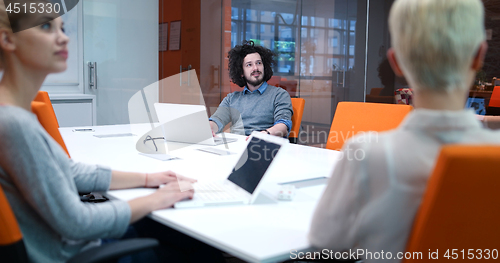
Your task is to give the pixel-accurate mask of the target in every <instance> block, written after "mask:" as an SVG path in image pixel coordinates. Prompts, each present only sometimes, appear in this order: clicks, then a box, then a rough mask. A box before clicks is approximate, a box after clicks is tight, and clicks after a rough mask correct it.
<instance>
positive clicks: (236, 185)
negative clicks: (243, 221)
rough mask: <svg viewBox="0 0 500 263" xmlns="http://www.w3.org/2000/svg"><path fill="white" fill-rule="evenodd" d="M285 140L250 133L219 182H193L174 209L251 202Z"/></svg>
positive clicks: (285, 142)
mask: <svg viewBox="0 0 500 263" xmlns="http://www.w3.org/2000/svg"><path fill="white" fill-rule="evenodd" d="M287 143H288V140H286V139H283V138H279V137H276V136H271V135H268V134H264V133H259V132H253V133H252V135H251V136H250V138H249V139H248V141H247V145H246V148H245V150H244V151H243V153H241V155H240V157H239V160H238V162H237V163H236V165H235V166H234V167H233V170H232V172H231V174H230V175H229V176H228V177H227V178H226V179H224V180H223V181H211V182H203V181H199V182H197V183H194V184H193V186H194V190H195V192H194V197H193V199H191V200H183V201H180V202H177V203H175V205H174V207H175V208H186V207H201V206H219V205H235V204H252V203H254V202H255V200H256V198H257V197H258V195H259V192H260V187H261V186H262V184H261V182H262V181H263V180H264V178H265V177H266V175H267V174H268V173H267V171H269V167H271V165H272V163H273V161H274V160H275V159H276V157H277V156H278V155H279V154H280V152H282V151H283V146H284V145H286V144H287Z"/></svg>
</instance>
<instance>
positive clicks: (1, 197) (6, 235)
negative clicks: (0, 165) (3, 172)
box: [0, 186, 23, 246]
mask: <svg viewBox="0 0 500 263" xmlns="http://www.w3.org/2000/svg"><path fill="white" fill-rule="evenodd" d="M22 238H23V235H22V234H21V230H20V229H19V225H18V224H17V220H16V217H15V216H14V212H12V209H11V207H10V205H9V201H8V200H7V197H5V194H4V192H3V190H2V187H1V186H0V246H6V245H10V244H14V243H16V242H18V241H20V240H21V239H22Z"/></svg>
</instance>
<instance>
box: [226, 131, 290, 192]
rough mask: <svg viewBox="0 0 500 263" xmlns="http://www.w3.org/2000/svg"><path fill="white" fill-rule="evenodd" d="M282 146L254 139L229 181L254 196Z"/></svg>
mask: <svg viewBox="0 0 500 263" xmlns="http://www.w3.org/2000/svg"><path fill="white" fill-rule="evenodd" d="M280 148H281V145H279V144H275V143H272V142H268V141H264V140H261V139H259V138H255V137H252V139H251V141H250V142H249V143H248V145H247V149H246V150H245V153H243V154H242V155H241V157H240V160H239V161H238V163H237V165H236V167H235V168H234V169H233V172H232V173H231V174H230V175H229V177H228V180H229V181H231V182H233V183H235V184H237V185H238V186H240V187H241V188H243V189H245V190H246V191H247V192H249V193H250V194H253V192H254V191H255V188H257V185H258V184H259V182H260V180H261V179H262V177H263V176H264V174H265V173H266V171H267V168H268V167H269V165H270V164H271V162H272V161H273V159H274V157H275V156H276V154H277V153H278V151H279V149H280Z"/></svg>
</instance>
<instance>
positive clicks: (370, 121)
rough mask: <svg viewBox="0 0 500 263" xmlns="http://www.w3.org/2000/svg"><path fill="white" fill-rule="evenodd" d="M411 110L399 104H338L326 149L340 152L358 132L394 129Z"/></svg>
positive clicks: (345, 102)
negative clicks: (347, 141)
mask: <svg viewBox="0 0 500 263" xmlns="http://www.w3.org/2000/svg"><path fill="white" fill-rule="evenodd" d="M412 109H413V107H412V106H409V105H401V104H384V103H367V102H347V101H343V102H339V104H338V105H337V110H336V111H335V116H333V121H332V126H331V127H330V133H329V135H328V141H327V142H326V148H327V149H330V150H340V149H342V146H343V145H344V142H345V141H346V140H347V139H349V138H351V137H352V136H353V135H356V134H358V133H360V132H369V131H375V132H382V131H387V130H391V129H394V128H396V127H398V126H399V124H400V123H401V121H402V120H403V119H404V118H405V116H406V115H407V114H408V113H409V112H410V111H411V110H412Z"/></svg>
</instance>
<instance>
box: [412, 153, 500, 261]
mask: <svg viewBox="0 0 500 263" xmlns="http://www.w3.org/2000/svg"><path fill="white" fill-rule="evenodd" d="M498 171H500V146H491V145H489V146H486V145H485V146H471V145H468V146H466V145H450V146H445V147H443V149H442V150H441V153H440V155H439V157H438V160H437V162H436V166H435V168H434V171H433V173H432V174H431V176H430V178H429V181H428V183H427V190H426V192H425V194H424V196H423V199H422V204H421V205H420V209H419V211H418V212H417V215H416V217H415V220H414V223H413V229H412V232H411V234H410V237H409V239H408V243H407V246H406V251H407V253H408V252H410V253H411V254H413V252H416V253H418V252H422V255H423V258H424V259H428V258H429V249H430V252H435V251H436V250H438V253H439V259H441V261H442V259H455V260H452V261H453V262H456V261H458V262H461V261H466V262H469V261H470V260H469V259H468V257H472V258H471V259H479V257H480V256H479V251H477V250H476V249H481V253H482V255H481V257H482V258H485V257H486V253H487V252H486V251H485V250H486V249H489V251H490V252H489V253H490V257H491V253H493V251H492V250H493V249H497V255H496V257H498V256H500V255H498V253H500V252H499V251H498V250H500V238H499V236H500V227H499V226H498V218H500V209H498V208H499V207H500V191H498V187H499V186H500V177H499V176H498ZM462 249H463V250H464V252H463V253H462ZM446 252H448V255H449V256H450V257H449V258H446V257H445V254H446ZM469 253H472V254H469ZM462 259H463V260H462ZM421 261H422V260H421V259H420V260H416V259H410V260H405V261H404V262H405V263H409V262H421ZM424 261H425V260H424ZM427 261H429V260H427Z"/></svg>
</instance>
